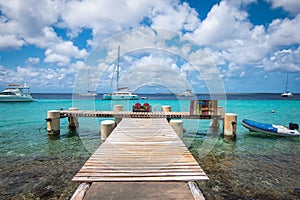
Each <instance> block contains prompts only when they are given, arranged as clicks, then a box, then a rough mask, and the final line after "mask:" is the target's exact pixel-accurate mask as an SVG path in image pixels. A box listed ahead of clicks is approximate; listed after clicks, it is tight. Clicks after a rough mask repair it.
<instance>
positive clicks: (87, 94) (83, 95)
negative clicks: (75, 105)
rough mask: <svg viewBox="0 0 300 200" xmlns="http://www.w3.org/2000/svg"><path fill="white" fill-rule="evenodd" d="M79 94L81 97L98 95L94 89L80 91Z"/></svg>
mask: <svg viewBox="0 0 300 200" xmlns="http://www.w3.org/2000/svg"><path fill="white" fill-rule="evenodd" d="M79 96H81V97H96V96H98V94H97V92H96V91H91V90H88V91H87V92H86V93H80V94H79Z"/></svg>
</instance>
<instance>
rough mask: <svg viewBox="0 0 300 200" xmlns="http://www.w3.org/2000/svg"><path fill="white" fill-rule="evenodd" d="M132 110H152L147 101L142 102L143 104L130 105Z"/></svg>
mask: <svg viewBox="0 0 300 200" xmlns="http://www.w3.org/2000/svg"><path fill="white" fill-rule="evenodd" d="M132 112H152V111H151V106H150V104H149V103H144V104H143V105H142V104H140V103H136V104H134V105H133V106H132Z"/></svg>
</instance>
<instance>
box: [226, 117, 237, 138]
mask: <svg viewBox="0 0 300 200" xmlns="http://www.w3.org/2000/svg"><path fill="white" fill-rule="evenodd" d="M236 124H237V114H233V113H226V114H225V119H224V136H225V137H226V136H228V137H231V138H236Z"/></svg>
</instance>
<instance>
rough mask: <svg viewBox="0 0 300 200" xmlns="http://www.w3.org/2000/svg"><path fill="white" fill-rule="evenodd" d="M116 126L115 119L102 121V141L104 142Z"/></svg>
mask: <svg viewBox="0 0 300 200" xmlns="http://www.w3.org/2000/svg"><path fill="white" fill-rule="evenodd" d="M114 128H115V121H113V120H104V121H102V122H101V126H100V134H101V141H102V142H104V141H105V140H106V139H107V138H108V136H109V135H110V133H111V132H112V131H113V130H114Z"/></svg>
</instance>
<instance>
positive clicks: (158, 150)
mask: <svg viewBox="0 0 300 200" xmlns="http://www.w3.org/2000/svg"><path fill="white" fill-rule="evenodd" d="M119 109H120V108H118V109H114V111H90V110H78V109H77V108H70V109H69V110H51V111H48V117H47V118H46V121H47V130H48V134H49V135H51V134H59V132H60V128H59V127H60V118H65V117H68V121H69V127H70V128H76V127H77V126H78V118H79V117H93V118H115V121H112V120H106V121H109V123H108V124H106V123H103V125H104V124H106V125H105V126H106V127H107V125H110V124H111V126H112V127H110V128H108V129H105V131H104V132H107V130H110V131H109V133H105V134H103V133H102V132H101V139H102V134H103V135H105V137H104V138H105V142H103V143H102V144H101V145H100V147H99V148H98V149H97V150H96V151H95V153H94V154H93V155H92V156H91V157H90V158H89V159H88V160H87V161H86V163H85V164H84V166H83V167H82V168H81V169H80V170H79V171H78V173H77V174H76V175H75V176H74V178H73V179H72V181H74V182H81V185H80V186H79V187H78V189H77V190H76V192H75V193H74V195H73V197H72V200H79V199H84V200H93V199H99V198H101V199H204V197H203V195H202V193H201V191H200V189H199V188H198V187H197V184H196V183H195V182H194V181H200V180H208V177H207V176H206V174H205V172H204V171H203V170H202V169H201V167H200V166H199V164H198V163H197V161H196V160H195V159H194V158H193V156H192V155H191V153H190V152H189V150H188V149H187V148H186V146H185V145H184V143H183V142H182V140H181V138H180V137H182V132H181V133H178V130H180V128H179V129H177V127H181V130H182V121H181V120H171V119H208V120H211V123H210V126H211V127H215V128H219V126H220V123H219V121H220V120H222V121H223V131H224V135H225V133H226V132H227V133H229V134H231V135H232V136H233V138H234V137H235V132H236V131H235V130H236V121H237V115H235V114H232V113H228V114H227V113H225V112H224V110H223V108H221V107H219V109H218V110H217V111H215V112H212V113H214V114H203V115H199V114H197V115H196V114H190V112H168V111H164V112H132V111H122V110H119ZM170 120H171V121H170ZM169 121H170V123H171V125H170V124H169ZM174 121H181V122H180V123H181V126H177V124H176V123H175V127H174ZM172 122H173V123H172ZM115 123H117V124H118V125H117V126H116V127H115V129H114V130H113V131H112V132H111V130H112V129H113V127H114V126H115ZM171 126H172V127H173V128H174V129H173V128H172V127H171ZM176 126H177V127H176ZM101 128H102V122H101ZM224 128H225V129H224ZM101 131H102V129H101ZM175 131H176V132H175ZM110 132H111V133H110ZM106 134H107V136H108V137H107V136H106ZM109 134H110V135H109ZM103 141H104V140H103Z"/></svg>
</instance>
